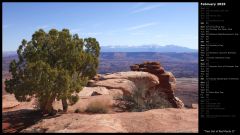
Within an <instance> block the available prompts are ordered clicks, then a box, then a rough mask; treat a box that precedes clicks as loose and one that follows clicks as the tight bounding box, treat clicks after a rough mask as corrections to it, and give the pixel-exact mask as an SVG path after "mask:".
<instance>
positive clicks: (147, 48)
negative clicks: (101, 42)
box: [101, 44, 198, 53]
mask: <svg viewBox="0 0 240 135" xmlns="http://www.w3.org/2000/svg"><path fill="white" fill-rule="evenodd" d="M197 51H198V50H197V49H190V48H187V47H182V46H177V45H166V46H160V45H154V44H153V45H141V46H123V45H121V46H120V45H117V46H101V52H178V53H180V52H197Z"/></svg>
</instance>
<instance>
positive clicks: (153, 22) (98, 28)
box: [2, 2, 198, 51]
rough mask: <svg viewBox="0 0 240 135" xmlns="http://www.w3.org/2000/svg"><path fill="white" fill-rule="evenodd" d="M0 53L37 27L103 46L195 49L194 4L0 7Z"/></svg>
mask: <svg viewBox="0 0 240 135" xmlns="http://www.w3.org/2000/svg"><path fill="white" fill-rule="evenodd" d="M2 14H3V25H2V27H3V51H15V50H17V48H18V46H19V44H20V43H21V41H22V39H27V40H30V39H31V36H32V34H33V33H34V32H35V31H36V30H38V29H39V28H42V29H44V30H45V31H48V30H50V29H51V28H56V29H58V30H61V29H63V28H68V29H70V31H71V32H72V33H78V34H79V36H80V37H82V38H85V37H95V38H96V39H97V40H98V41H99V43H100V45H101V46H108V45H112V46H114V45H134V46H136V45H146V44H158V45H169V44H174V45H179V46H184V47H188V48H193V49H197V48H198V4H197V3H189V2H188V3H187V2H182V3H173V2H171V3H164V2H159V3H154V2H151V3H142V2H140V3H139V2H138V3H134V2H128V3H117V2H114V3H106V2H105V3H3V13H2Z"/></svg>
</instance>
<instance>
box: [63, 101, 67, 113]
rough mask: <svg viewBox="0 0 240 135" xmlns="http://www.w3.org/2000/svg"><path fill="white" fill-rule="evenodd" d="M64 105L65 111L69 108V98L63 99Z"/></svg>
mask: <svg viewBox="0 0 240 135" xmlns="http://www.w3.org/2000/svg"><path fill="white" fill-rule="evenodd" d="M62 106H63V111H64V112H67V110H68V103H67V98H63V99H62Z"/></svg>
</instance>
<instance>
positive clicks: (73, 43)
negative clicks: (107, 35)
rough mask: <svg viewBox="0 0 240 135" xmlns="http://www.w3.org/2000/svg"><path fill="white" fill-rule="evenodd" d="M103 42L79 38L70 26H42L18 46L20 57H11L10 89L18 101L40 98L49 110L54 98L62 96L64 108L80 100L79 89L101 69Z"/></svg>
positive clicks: (6, 82)
mask: <svg viewBox="0 0 240 135" xmlns="http://www.w3.org/2000/svg"><path fill="white" fill-rule="evenodd" d="M99 51H100V46H99V43H98V41H97V40H96V39H95V38H85V39H82V38H79V36H78V35H77V34H74V35H71V34H70V32H69V30H68V29H63V30H62V31H58V30H56V29H51V30H50V31H49V32H48V33H46V32H45V31H44V30H42V29H40V30H38V31H36V32H35V33H34V34H33V35H32V39H31V40H30V41H27V40H25V39H24V40H23V41H22V44H21V45H20V46H19V48H18V50H17V54H18V60H13V61H11V63H10V65H9V72H10V73H11V75H12V78H11V79H8V80H6V81H5V84H6V91H7V92H9V93H11V94H14V95H15V97H16V99H17V100H18V101H30V100H31V99H32V98H33V97H35V98H37V100H38V103H39V108H40V110H41V111H43V112H45V113H50V112H51V111H52V110H53V106H52V104H53V102H54V101H55V100H56V99H57V100H62V105H63V110H64V111H67V108H68V103H67V101H68V102H69V103H70V104H74V103H76V101H77V100H78V96H77V93H78V92H80V90H81V89H82V87H83V86H84V85H86V83H87V81H88V79H90V78H92V77H93V76H94V75H95V74H96V73H97V68H98V57H99Z"/></svg>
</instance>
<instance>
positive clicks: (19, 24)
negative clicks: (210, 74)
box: [2, 2, 198, 133]
mask: <svg viewBox="0 0 240 135" xmlns="http://www.w3.org/2000/svg"><path fill="white" fill-rule="evenodd" d="M2 7H3V12H2V16H3V24H2V29H3V30H2V37H3V42H2V48H3V55H2V60H3V61H2V115H3V116H2V130H3V132H4V133H20V132H21V133H49V132H54V133H62V132H64V133H68V132H71V133H72V132H76V133H82V132H85V133H90V132H91V133H93V132H94V133H95V132H97V133H109V132H110V133H119V132H123V133H135V132H136V133H144V132H148V133H151V132H154V133H197V132H198V3H196V2H182V3H179V2H169V3H168V2H150V3H147V2H104V3H101V2H78V3H67V2H66V3H61V2H56V3H44V2H42V3H30V2H25V3H14V2H11V3H7V2H5V3H3V4H2Z"/></svg>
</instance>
